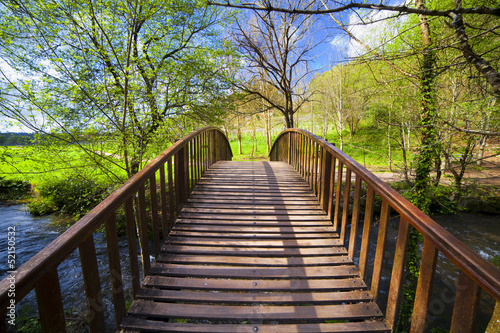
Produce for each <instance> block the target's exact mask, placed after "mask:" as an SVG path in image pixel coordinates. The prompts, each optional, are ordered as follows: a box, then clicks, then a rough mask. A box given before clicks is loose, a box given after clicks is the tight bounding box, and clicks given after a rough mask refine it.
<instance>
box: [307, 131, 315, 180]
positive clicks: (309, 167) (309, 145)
mask: <svg viewBox="0 0 500 333" xmlns="http://www.w3.org/2000/svg"><path fill="white" fill-rule="evenodd" d="M306 140H307V160H306V165H307V178H306V181H307V183H308V184H309V187H310V188H312V177H311V173H312V163H313V157H312V152H313V150H312V146H313V145H314V143H313V142H312V140H311V139H309V138H306Z"/></svg>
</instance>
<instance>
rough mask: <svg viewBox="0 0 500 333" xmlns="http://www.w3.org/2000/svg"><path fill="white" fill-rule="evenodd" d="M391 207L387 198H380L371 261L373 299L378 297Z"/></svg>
mask: <svg viewBox="0 0 500 333" xmlns="http://www.w3.org/2000/svg"><path fill="white" fill-rule="evenodd" d="M390 212H391V207H390V206H389V203H388V202H387V200H385V199H382V209H381V211H380V221H379V225H378V237H377V249H376V250H375V261H374V263H373V275H372V287H371V291H372V293H373V299H374V300H375V301H376V300H377V299H378V294H379V291H380V278H381V277H382V264H383V262H384V252H385V243H386V240H387V226H388V224H389V223H388V222H389V216H390Z"/></svg>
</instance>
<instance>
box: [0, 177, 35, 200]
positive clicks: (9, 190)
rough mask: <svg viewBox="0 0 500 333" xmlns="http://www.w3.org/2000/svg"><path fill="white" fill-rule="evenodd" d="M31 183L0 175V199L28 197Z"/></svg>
mask: <svg viewBox="0 0 500 333" xmlns="http://www.w3.org/2000/svg"><path fill="white" fill-rule="evenodd" d="M30 190H31V184H30V183H29V182H26V181H23V180H12V179H5V178H3V177H0V200H20V199H26V198H28V197H29V194H30Z"/></svg>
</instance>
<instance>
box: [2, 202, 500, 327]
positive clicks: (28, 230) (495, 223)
mask: <svg viewBox="0 0 500 333" xmlns="http://www.w3.org/2000/svg"><path fill="white" fill-rule="evenodd" d="M433 218H434V219H435V220H436V221H437V222H438V223H439V224H441V225H442V226H443V227H444V228H445V229H447V230H448V231H449V232H451V233H452V234H454V235H455V236H456V237H457V238H459V239H460V240H462V241H463V242H464V243H465V244H467V245H468V246H470V247H471V248H472V249H473V250H474V251H476V252H477V253H479V254H480V255H481V256H482V257H484V258H485V259H486V260H488V261H491V260H492V259H493V257H494V256H500V216H498V215H483V214H468V213H461V214H457V215H447V216H434V217H433ZM390 225H393V226H394V225H396V223H391V224H390ZM9 227H15V229H16V266H17V267H19V266H20V265H21V264H22V263H24V262H26V261H27V260H28V259H29V258H31V257H32V256H33V255H35V254H36V253H37V252H39V251H40V250H41V249H42V248H43V247H45V246H46V245H47V244H49V243H50V242H51V241H52V240H54V239H55V238H56V237H57V236H58V235H59V234H60V230H59V229H58V227H56V226H54V225H53V224H52V223H51V218H50V217H33V216H31V215H30V214H29V213H28V212H26V209H25V207H24V206H22V205H0V230H1V232H0V234H1V235H2V236H1V237H0V278H2V279H3V278H4V277H5V276H7V271H8V270H9V269H8V266H7V232H8V228H9ZM372 234H376V232H373V233H372ZM396 235H397V229H396V228H392V230H390V231H389V238H392V239H395V237H396ZM375 237H376V236H375ZM95 242H96V252H97V254H98V262H99V269H100V270H102V273H101V276H102V277H103V278H102V281H101V285H102V290H103V298H104V303H105V307H106V309H108V311H107V312H108V314H107V316H106V317H107V318H108V319H109V322H108V323H107V324H108V325H113V324H112V315H111V313H110V312H111V311H110V309H111V308H112V304H111V301H110V299H111V295H110V288H109V280H106V278H105V277H106V276H107V273H106V269H107V257H106V256H107V254H106V247H105V241H104V239H103V236H102V235H101V234H99V233H97V234H96V235H95ZM389 246H391V245H390V244H389ZM120 252H121V258H122V260H123V263H122V267H123V270H124V272H123V276H124V283H125V289H126V290H130V288H131V287H130V285H131V284H130V280H129V279H128V276H129V274H128V273H129V272H128V264H127V257H128V252H127V250H126V247H125V241H121V246H120ZM388 260H389V261H390V258H389V259H388ZM58 272H59V276H60V282H61V289H62V293H63V302H64V306H65V309H71V311H72V313H73V314H75V315H76V317H78V315H79V314H81V313H83V312H84V309H85V302H84V300H83V298H82V295H83V294H84V290H83V288H82V287H81V281H82V277H81V276H82V274H81V269H80V263H79V258H78V255H77V253H74V254H72V255H71V256H70V258H69V259H68V260H66V261H64V262H63V263H62V264H61V265H60V266H59V270H58ZM437 272H438V273H437V276H436V279H435V283H434V291H433V299H432V301H431V304H430V310H429V316H430V317H429V320H430V323H431V325H432V326H433V327H449V326H448V325H449V317H450V314H451V311H452V309H453V298H454V291H455V286H454V280H456V277H457V276H458V271H457V269H456V268H455V267H454V266H453V265H452V264H451V263H450V262H449V261H447V260H446V258H443V256H440V258H439V260H438V265H437ZM382 298H383V297H382ZM481 302H482V304H481V305H482V306H481V307H482V308H484V309H486V310H482V311H481V312H480V313H479V317H478V324H479V326H480V327H485V326H486V324H487V322H488V320H489V317H488V316H491V311H489V309H491V308H492V306H493V304H494V303H493V302H492V299H491V298H488V297H483V298H482V301H481ZM19 306H20V307H19V308H22V307H24V309H25V310H24V311H26V312H30V311H32V309H35V308H36V301H35V297H34V295H33V292H32V293H31V294H29V295H28V296H27V297H26V299H25V300H23V301H22V302H21V303H20V304H19ZM19 308H18V309H19ZM80 316H81V315H80Z"/></svg>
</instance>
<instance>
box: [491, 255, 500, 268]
mask: <svg viewBox="0 0 500 333" xmlns="http://www.w3.org/2000/svg"><path fill="white" fill-rule="evenodd" d="M491 262H492V263H493V265H495V266H498V267H499V268H500V256H494V257H493V259H492V260H491Z"/></svg>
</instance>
